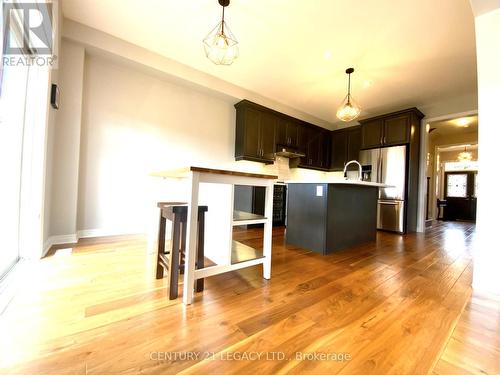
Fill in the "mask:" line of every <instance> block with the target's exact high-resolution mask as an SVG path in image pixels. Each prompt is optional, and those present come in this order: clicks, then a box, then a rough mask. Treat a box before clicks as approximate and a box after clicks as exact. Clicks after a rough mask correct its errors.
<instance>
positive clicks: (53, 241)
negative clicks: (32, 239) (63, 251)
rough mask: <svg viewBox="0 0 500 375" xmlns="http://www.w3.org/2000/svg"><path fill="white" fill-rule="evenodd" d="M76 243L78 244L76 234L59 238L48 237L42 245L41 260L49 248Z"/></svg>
mask: <svg viewBox="0 0 500 375" xmlns="http://www.w3.org/2000/svg"><path fill="white" fill-rule="evenodd" d="M77 242H78V237H77V235H76V234H63V235H61V236H50V237H49V238H47V240H46V241H45V242H44V243H43V253H42V258H43V257H44V256H46V255H47V253H48V252H49V250H50V248H51V247H52V246H54V245H63V244H76V243H77Z"/></svg>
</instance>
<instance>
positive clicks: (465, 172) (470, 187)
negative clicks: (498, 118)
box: [421, 113, 479, 227]
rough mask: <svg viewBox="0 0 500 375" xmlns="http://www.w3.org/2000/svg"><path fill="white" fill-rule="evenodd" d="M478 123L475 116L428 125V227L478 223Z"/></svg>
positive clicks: (425, 189) (425, 167) (425, 198)
mask: <svg viewBox="0 0 500 375" xmlns="http://www.w3.org/2000/svg"><path fill="white" fill-rule="evenodd" d="M478 122H479V121H478V116H477V114H476V113H463V114H458V115H456V116H448V117H443V118H436V119H431V120H430V121H429V122H428V123H426V132H425V134H424V137H425V141H424V142H425V143H424V144H426V153H425V154H424V155H423V156H424V159H423V160H422V161H424V163H425V164H424V165H423V176H424V177H425V180H424V181H423V182H422V183H421V184H422V185H423V186H422V189H423V193H422V195H421V196H422V198H423V202H424V205H422V207H421V209H422V213H423V215H422V216H421V217H422V218H423V219H425V227H430V226H432V225H433V224H435V223H436V220H443V219H444V220H468V221H475V217H476V207H477V198H478V194H477V180H478V178H477V177H478ZM425 183H426V186H425Z"/></svg>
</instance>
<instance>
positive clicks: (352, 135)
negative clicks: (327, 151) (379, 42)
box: [330, 126, 361, 171]
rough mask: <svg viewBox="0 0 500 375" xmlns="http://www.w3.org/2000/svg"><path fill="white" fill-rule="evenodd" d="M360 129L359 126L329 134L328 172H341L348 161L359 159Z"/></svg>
mask: <svg viewBox="0 0 500 375" xmlns="http://www.w3.org/2000/svg"><path fill="white" fill-rule="evenodd" d="M360 149H361V128H360V127H359V126H356V127H352V128H348V129H342V130H336V131H333V132H331V159H330V161H331V162H330V170H331V171H342V170H344V166H345V164H346V163H347V162H348V161H350V160H358V159H359V151H360Z"/></svg>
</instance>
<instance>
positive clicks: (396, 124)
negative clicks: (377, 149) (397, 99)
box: [383, 114, 411, 146]
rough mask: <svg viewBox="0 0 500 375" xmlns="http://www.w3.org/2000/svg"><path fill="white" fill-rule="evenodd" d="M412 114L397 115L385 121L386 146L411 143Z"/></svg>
mask: <svg viewBox="0 0 500 375" xmlns="http://www.w3.org/2000/svg"><path fill="white" fill-rule="evenodd" d="M410 131H411V128H410V115H408V114H406V115H402V116H396V117H392V118H388V119H386V120H385V121H384V139H383V142H384V146H395V145H400V144H405V143H410Z"/></svg>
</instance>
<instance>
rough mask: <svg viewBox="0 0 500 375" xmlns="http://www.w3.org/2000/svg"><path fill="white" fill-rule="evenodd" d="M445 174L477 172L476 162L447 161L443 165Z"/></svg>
mask: <svg viewBox="0 0 500 375" xmlns="http://www.w3.org/2000/svg"><path fill="white" fill-rule="evenodd" d="M444 170H445V172H455V171H477V170H478V162H477V161H475V160H468V161H449V162H446V163H444Z"/></svg>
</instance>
